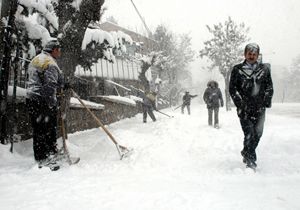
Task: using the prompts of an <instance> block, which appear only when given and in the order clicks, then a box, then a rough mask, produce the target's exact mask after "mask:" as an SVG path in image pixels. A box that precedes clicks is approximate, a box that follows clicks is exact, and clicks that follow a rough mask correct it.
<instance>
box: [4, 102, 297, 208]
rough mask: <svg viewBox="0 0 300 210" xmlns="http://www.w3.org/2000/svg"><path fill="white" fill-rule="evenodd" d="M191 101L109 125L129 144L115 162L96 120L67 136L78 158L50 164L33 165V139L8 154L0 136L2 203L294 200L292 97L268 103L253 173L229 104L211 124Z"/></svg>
mask: <svg viewBox="0 0 300 210" xmlns="http://www.w3.org/2000/svg"><path fill="white" fill-rule="evenodd" d="M195 102H196V101H195ZM195 102H194V103H193V104H192V107H191V109H192V115H191V116H188V115H182V114H181V113H180V110H179V109H178V110H176V111H173V110H172V109H166V110H162V111H164V112H166V113H167V114H169V115H174V118H168V117H166V116H164V115H161V114H159V113H157V112H156V113H155V115H156V116H157V119H158V120H157V122H155V123H153V122H152V121H151V120H149V119H148V123H147V124H143V123H142V115H141V114H139V115H137V116H136V117H134V118H131V119H125V120H122V121H120V122H117V123H114V124H112V125H109V126H108V127H107V128H108V129H109V130H110V131H111V132H112V134H113V135H114V136H115V138H116V139H117V141H119V143H120V144H121V145H124V146H128V147H132V148H134V153H133V155H132V156H131V157H129V158H127V159H124V160H122V161H120V160H119V157H118V153H117V150H116V148H115V147H114V145H113V144H112V143H111V141H110V140H109V139H108V138H107V136H106V135H105V134H104V132H103V131H100V130H99V129H92V130H88V131H84V132H78V133H75V134H72V135H69V142H68V145H69V150H70V152H71V154H72V155H73V156H77V155H79V156H80V157H81V161H80V163H79V164H77V165H74V166H71V167H69V166H67V165H65V166H64V167H62V168H61V169H60V170H58V171H56V172H51V171H50V170H49V169H47V168H43V169H38V167H37V164H35V163H34V160H33V152H32V141H31V140H28V141H26V142H23V143H19V144H16V145H15V152H14V153H13V154H10V153H9V152H8V150H9V145H6V146H3V145H0V160H1V161H0V205H1V209H5V210H8V209H51V210H52V209H72V210H73V209H105V210H108V209H111V210H118V209H120V210H125V209H128V210H133V209H137V210H142V209H143V210H144V209H147V210H148V209H149V210H150V209H151V210H157V209H162V210H175V209H180V210H183V209H193V210H195V209H209V210H212V209H218V210H220V209H222V210H223V209H226V210H234V209H238V210H241V209H244V210H253V209H266V210H271V209H272V210H277V209H288V210H296V209H300V202H299V201H298V200H299V198H300V163H299V160H300V144H299V139H300V114H299V113H300V104H274V105H273V108H272V109H270V110H268V111H267V116H266V123H265V130H264V135H263V137H262V139H261V142H260V144H259V147H258V149H257V154H258V162H257V163H258V170H257V172H256V173H254V172H253V171H251V169H245V166H244V164H243V163H242V161H241V160H242V159H241V156H240V150H241V149H242V138H243V135H242V131H241V128H240V125H239V121H238V118H237V116H236V112H235V110H233V111H231V112H226V111H225V110H224V108H222V109H221V110H220V121H221V123H220V124H221V128H220V129H214V128H212V127H209V126H208V125H207V110H206V108H205V106H204V105H200V104H197V103H195ZM91 120H92V119H91ZM150 121H151V122H150Z"/></svg>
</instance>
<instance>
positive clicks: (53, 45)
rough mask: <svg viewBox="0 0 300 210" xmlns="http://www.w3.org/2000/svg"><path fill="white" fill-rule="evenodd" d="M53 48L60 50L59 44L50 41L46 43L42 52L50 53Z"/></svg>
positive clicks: (55, 41)
mask: <svg viewBox="0 0 300 210" xmlns="http://www.w3.org/2000/svg"><path fill="white" fill-rule="evenodd" d="M55 48H60V44H59V42H58V41H57V40H50V41H49V42H47V44H46V45H45V47H44V48H43V50H44V51H45V52H49V53H51V52H52V51H53V50H54V49H55Z"/></svg>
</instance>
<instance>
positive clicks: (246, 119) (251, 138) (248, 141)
mask: <svg viewBox="0 0 300 210" xmlns="http://www.w3.org/2000/svg"><path fill="white" fill-rule="evenodd" d="M253 113H255V114H247V113H244V114H242V115H241V116H239V117H240V123H241V126H242V129H243V132H244V148H243V150H242V155H243V156H244V157H246V158H248V159H251V160H253V161H256V152H255V149H256V147H257V146H258V143H259V140H260V138H261V136H262V134H263V130H264V122H265V109H263V110H260V111H257V112H253Z"/></svg>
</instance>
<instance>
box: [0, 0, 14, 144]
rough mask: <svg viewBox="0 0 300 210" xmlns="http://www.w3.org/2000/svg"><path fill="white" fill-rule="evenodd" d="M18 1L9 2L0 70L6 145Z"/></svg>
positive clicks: (1, 134)
mask: <svg viewBox="0 0 300 210" xmlns="http://www.w3.org/2000/svg"><path fill="white" fill-rule="evenodd" d="M17 6H18V1H17V0H12V1H10V12H9V16H8V22H7V25H6V26H5V27H4V40H3V42H4V50H3V58H2V62H1V68H0V141H1V143H2V144H6V143H7V140H8V132H7V128H8V125H7V124H8V116H7V92H8V78H9V72H10V65H11V51H12V50H11V49H12V47H13V46H12V35H13V33H14V30H15V13H16V11H17Z"/></svg>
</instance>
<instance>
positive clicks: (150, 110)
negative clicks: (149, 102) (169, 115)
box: [143, 105, 156, 122]
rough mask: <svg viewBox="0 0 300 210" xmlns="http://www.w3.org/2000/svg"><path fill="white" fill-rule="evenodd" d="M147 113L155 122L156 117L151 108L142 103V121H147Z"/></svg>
mask: <svg viewBox="0 0 300 210" xmlns="http://www.w3.org/2000/svg"><path fill="white" fill-rule="evenodd" d="M147 113H148V114H149V116H150V117H151V119H152V120H153V122H155V121H156V118H155V116H154V114H153V108H152V107H150V106H145V105H143V122H147Z"/></svg>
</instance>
